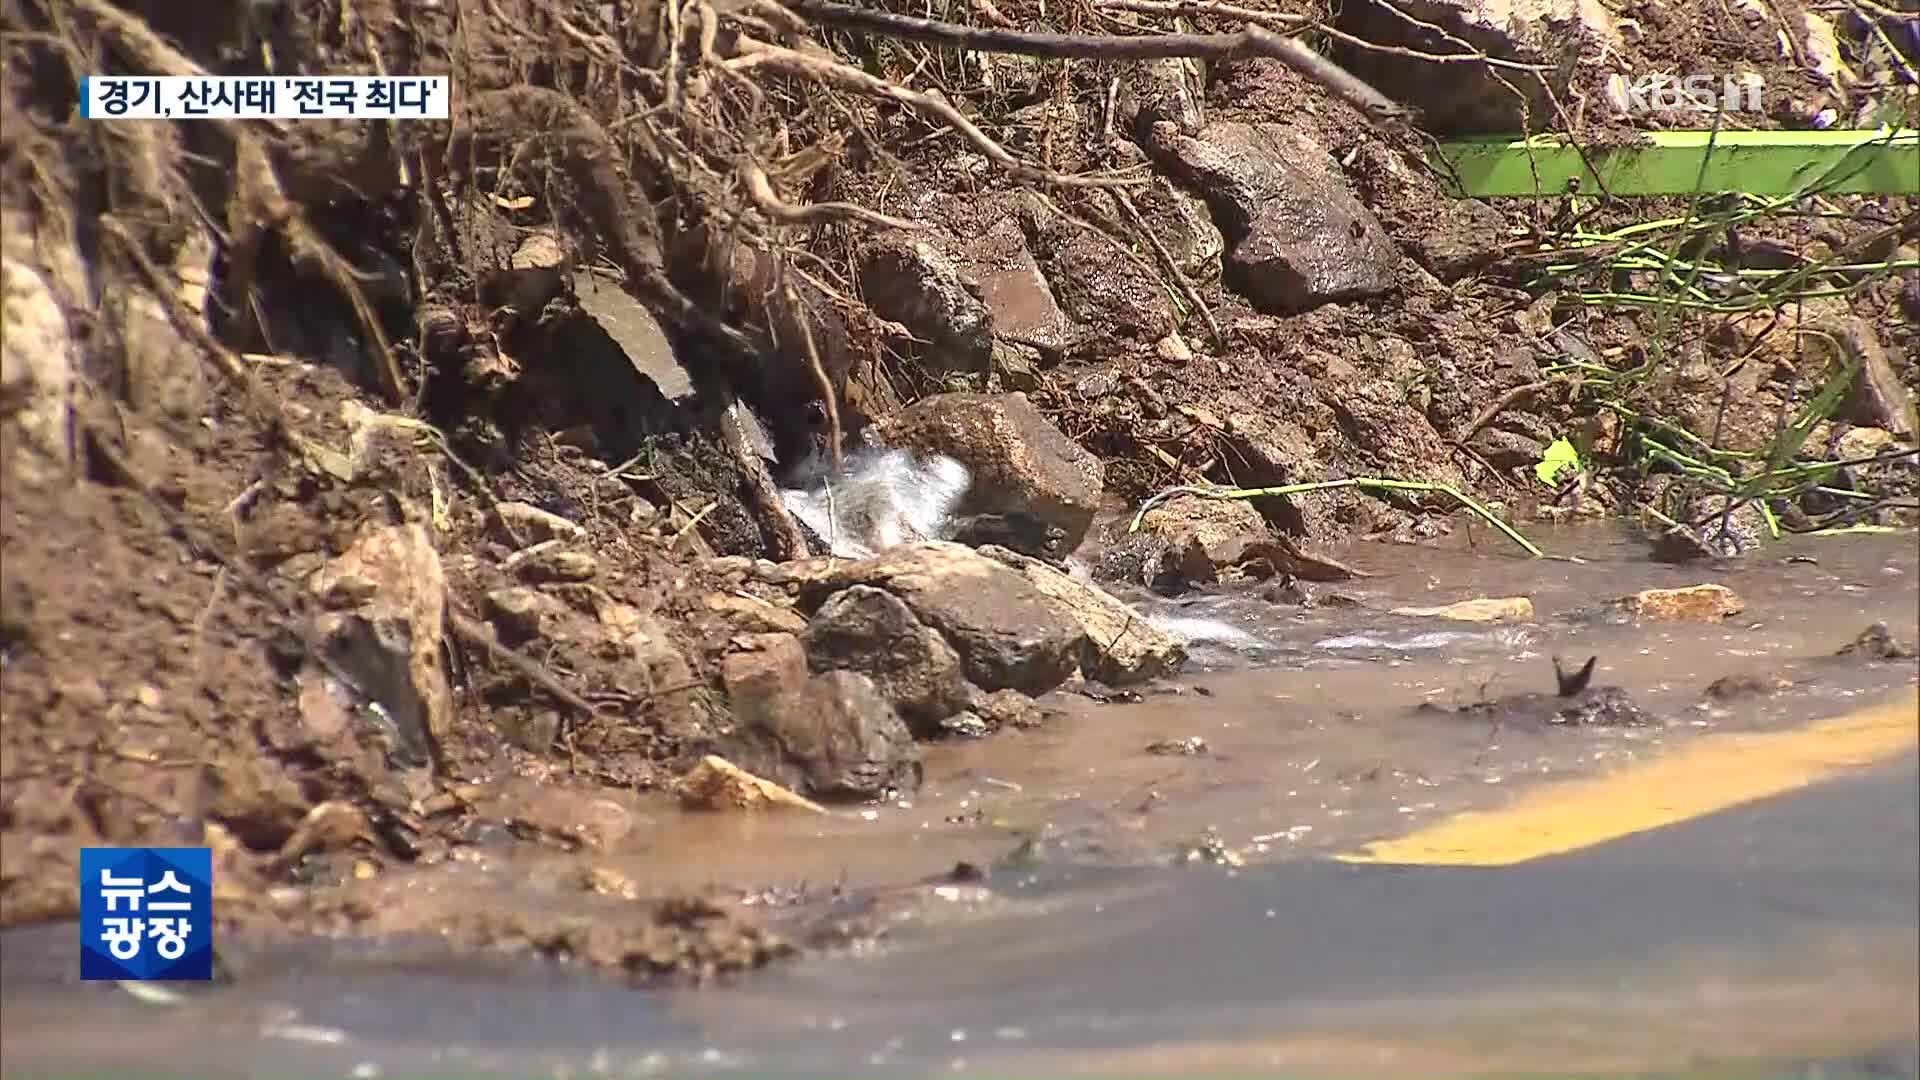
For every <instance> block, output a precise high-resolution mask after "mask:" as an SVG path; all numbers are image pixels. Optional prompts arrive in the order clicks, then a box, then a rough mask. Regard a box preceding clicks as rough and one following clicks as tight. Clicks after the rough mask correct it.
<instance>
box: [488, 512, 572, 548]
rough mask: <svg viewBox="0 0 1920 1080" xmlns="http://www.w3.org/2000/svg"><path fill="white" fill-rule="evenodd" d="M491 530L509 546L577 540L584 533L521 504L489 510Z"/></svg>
mask: <svg viewBox="0 0 1920 1080" xmlns="http://www.w3.org/2000/svg"><path fill="white" fill-rule="evenodd" d="M493 520H494V525H495V527H496V528H497V529H498V530H499V531H500V534H501V539H502V540H504V541H505V542H507V543H509V544H516V545H531V544H538V543H541V542H542V541H546V540H580V539H584V538H585V537H586V535H587V530H586V529H584V528H582V527H581V526H580V525H579V524H577V523H575V522H572V521H568V520H567V519H566V518H563V517H561V516H560V515H559V514H555V513H552V512H551V511H547V510H542V509H540V508H539V507H537V506H533V505H531V504H529V503H523V502H503V503H500V504H499V505H497V506H495V507H494V508H493Z"/></svg>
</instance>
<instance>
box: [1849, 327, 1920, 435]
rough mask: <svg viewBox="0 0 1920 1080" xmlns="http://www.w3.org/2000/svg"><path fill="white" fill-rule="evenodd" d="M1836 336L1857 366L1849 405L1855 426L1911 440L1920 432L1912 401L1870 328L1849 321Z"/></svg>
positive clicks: (1876, 336) (1919, 421)
mask: <svg viewBox="0 0 1920 1080" xmlns="http://www.w3.org/2000/svg"><path fill="white" fill-rule="evenodd" d="M1839 336H1841V337H1842V338H1843V340H1844V343H1845V344H1846V345H1848V346H1851V350H1850V351H1851V352H1852V353H1853V354H1854V356H1855V357H1856V358H1857V359H1858V360H1859V362H1860V374H1859V376H1858V377H1857V378H1856V379H1855V380H1854V385H1853V394H1852V397H1851V399H1850V400H1849V402H1848V404H1849V406H1850V408H1851V409H1852V412H1853V419H1854V422H1855V423H1859V424H1865V425H1871V426H1874V427H1880V428H1885V429H1886V430H1888V431H1890V432H1892V433H1893V434H1894V435H1896V436H1898V437H1900V438H1903V439H1908V440H1912V439H1914V438H1915V437H1916V432H1920V414H1916V413H1915V412H1914V407H1913V397H1912V395H1910V394H1908V393H1907V388H1906V386H1905V385H1903V384H1902V383H1901V381H1900V373H1899V372H1898V371H1896V370H1894V367H1893V363H1892V361H1891V360H1889V359H1888V358H1887V350H1886V347H1885V346H1883V345H1881V344H1880V337H1879V335H1877V334H1875V333H1874V331H1873V324H1872V323H1870V322H1868V321H1867V320H1865V319H1861V318H1853V319H1849V320H1847V323H1846V328H1845V332H1844V334H1843V335H1839Z"/></svg>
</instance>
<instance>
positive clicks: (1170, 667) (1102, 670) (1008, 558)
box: [980, 547, 1187, 686]
mask: <svg viewBox="0 0 1920 1080" xmlns="http://www.w3.org/2000/svg"><path fill="white" fill-rule="evenodd" d="M980 553H981V554H982V555H986V556H988V557H990V558H993V559H997V560H999V561H1000V562H1002V563H1005V564H1006V565H1008V566H1010V567H1013V568H1014V569H1015V570H1018V571H1020V573H1021V575H1022V576H1024V577H1025V578H1026V579H1027V581H1028V582H1029V583H1031V584H1032V585H1033V587H1034V588H1035V589H1037V590H1039V591H1040V592H1041V593H1042V594H1043V595H1045V596H1047V597H1048V598H1050V599H1052V600H1053V601H1054V602H1055V603H1057V604H1059V605H1060V606H1061V607H1062V608H1064V609H1065V610H1066V611H1067V613H1068V614H1070V615H1072V616H1073V618H1074V620H1075V621H1076V622H1078V623H1079V624H1080V628H1081V630H1083V631H1084V632H1085V636H1084V638H1083V639H1082V641H1081V643H1080V672H1081V674H1083V675H1085V676H1086V677H1087V678H1089V679H1094V680H1097V681H1099V682H1103V683H1106V684H1107V685H1109V686H1128V685H1132V684H1134V683H1141V682H1146V681H1147V680H1149V679H1155V678H1159V677H1160V676H1162V675H1171V674H1173V673H1174V672H1176V671H1179V670H1180V667H1181V665H1182V664H1185V663H1186V661H1187V643H1186V641H1185V640H1184V639H1182V638H1181V637H1180V636H1178V635H1176V634H1170V633H1168V632H1167V631H1165V630H1161V629H1160V628H1158V627H1156V626H1154V625H1153V624H1152V623H1151V622H1148V621H1147V619H1146V618H1145V617H1144V616H1142V615H1141V614H1139V613H1138V612H1136V611H1134V610H1133V609H1132V608H1130V607H1128V606H1127V605H1126V604H1123V603H1121V602H1120V600H1119V599H1118V598H1117V597H1115V596H1114V595H1113V594H1112V593H1109V592H1107V591H1106V590H1105V589H1102V588H1100V587H1099V586H1097V585H1093V584H1090V583H1088V582H1083V581H1075V580H1074V579H1073V578H1070V577H1068V576H1067V575H1065V574H1063V573H1061V572H1060V571H1058V570H1056V569H1054V568H1053V567H1051V566H1048V565H1047V564H1046V563H1044V562H1041V561H1040V560H1039V559H1035V558H1031V557H1029V556H1026V555H1021V554H1019V553H1017V552H1013V551H1009V550H1007V549H1005V548H997V547H986V548H982V549H980Z"/></svg>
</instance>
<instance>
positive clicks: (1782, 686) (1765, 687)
mask: <svg viewBox="0 0 1920 1080" xmlns="http://www.w3.org/2000/svg"><path fill="white" fill-rule="evenodd" d="M1791 689H1793V682H1792V681H1791V680H1789V679H1783V678H1781V677H1780V676H1778V675H1757V674H1755V673H1753V672H1750V671H1743V672H1738V673H1735V674H1733V675H1722V676H1720V677H1719V678H1717V679H1715V680H1713V682H1712V683H1710V684H1708V686H1707V697H1709V698H1711V699H1713V700H1714V701H1735V700H1737V699H1739V698H1743V697H1763V696H1766V695H1769V694H1777V693H1779V692H1780V691H1782V690H1791Z"/></svg>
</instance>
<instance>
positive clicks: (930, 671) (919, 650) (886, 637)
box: [801, 585, 969, 738]
mask: <svg viewBox="0 0 1920 1080" xmlns="http://www.w3.org/2000/svg"><path fill="white" fill-rule="evenodd" d="M801 642H802V643H803V644H804V645H805V646H806V650H807V661H808V663H809V664H810V665H811V666H812V668H813V670H814V671H816V672H825V671H836V670H845V671H857V672H860V673H861V674H863V675H866V676H867V677H869V678H871V679H872V680H873V683H874V686H876V687H877V688H878V689H879V690H880V692H881V694H882V695H884V696H885V697H886V698H887V699H889V700H890V701H892V702H893V704H894V707H895V708H896V709H898V710H899V712H900V716H901V718H902V719H904V720H906V722H907V725H908V727H910V728H911V729H912V730H913V733H914V734H915V735H917V736H919V737H921V738H935V737H937V736H938V735H939V734H940V731H941V728H940V721H942V720H944V719H946V718H947V717H950V716H952V715H954V714H955V713H958V712H960V711H961V710H962V709H965V708H966V707H967V698H968V693H969V687H968V686H967V681H966V678H965V677H964V676H963V675H962V674H961V665H960V655H959V654H958V653H956V652H954V651H953V646H951V645H948V644H947V642H946V639H945V638H942V637H941V636H940V634H939V632H938V631H936V630H933V629H932V628H930V627H928V626H926V625H924V624H923V623H921V622H920V620H919V619H917V618H915V617H914V615H913V612H912V611H911V610H909V609H908V607H907V605H906V604H905V603H904V602H903V601H901V600H900V599H899V598H898V597H896V596H894V595H893V594H891V593H888V592H886V591H884V590H881V589H876V588H873V587H871V586H868V585H853V586H849V587H848V588H846V589H843V590H841V591H840V592H837V593H835V594H834V595H833V596H831V597H829V598H828V599H827V601H826V603H824V604H821V605H820V608H819V610H817V611H815V612H814V613H813V619H812V620H811V621H810V622H808V623H807V624H806V631H805V633H804V634H803V635H802V636H801Z"/></svg>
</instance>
